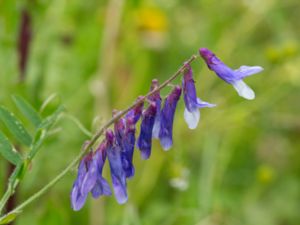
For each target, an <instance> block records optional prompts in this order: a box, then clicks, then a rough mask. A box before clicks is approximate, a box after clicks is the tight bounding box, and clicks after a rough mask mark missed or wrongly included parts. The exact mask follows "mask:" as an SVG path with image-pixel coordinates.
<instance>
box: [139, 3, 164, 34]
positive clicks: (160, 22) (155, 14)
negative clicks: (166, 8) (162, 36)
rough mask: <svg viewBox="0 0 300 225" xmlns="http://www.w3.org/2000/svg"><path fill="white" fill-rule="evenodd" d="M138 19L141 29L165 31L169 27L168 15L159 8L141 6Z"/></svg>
mask: <svg viewBox="0 0 300 225" xmlns="http://www.w3.org/2000/svg"><path fill="white" fill-rule="evenodd" d="M136 19H137V23H138V27H139V29H141V30H147V31H156V32H165V31H167V29H168V23H167V17H166V15H165V13H164V12H163V11H162V10H161V9H159V8H154V7H149V8H141V9H139V10H138V11H137V18H136Z"/></svg>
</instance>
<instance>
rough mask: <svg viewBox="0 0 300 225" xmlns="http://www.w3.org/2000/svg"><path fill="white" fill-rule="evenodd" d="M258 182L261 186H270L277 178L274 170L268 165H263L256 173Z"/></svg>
mask: <svg viewBox="0 0 300 225" xmlns="http://www.w3.org/2000/svg"><path fill="white" fill-rule="evenodd" d="M256 176H257V180H258V182H259V183H261V184H269V183H271V182H272V181H273V180H274V178H275V173H274V169H273V168H272V167H271V166H268V165H261V166H259V167H258V169H257V171H256Z"/></svg>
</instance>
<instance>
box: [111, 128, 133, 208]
mask: <svg viewBox="0 0 300 225" xmlns="http://www.w3.org/2000/svg"><path fill="white" fill-rule="evenodd" d="M106 142H107V150H106V151H107V157H108V160H109V166H110V174H111V178H112V184H113V189H114V193H115V197H116V199H117V202H118V203H119V204H124V203H125V202H126V201H127V199H128V197H127V189H126V186H127V185H126V175H125V172H124V169H123V165H122V160H121V148H120V146H119V145H117V144H116V141H115V136H114V133H113V132H112V131H111V130H107V131H106Z"/></svg>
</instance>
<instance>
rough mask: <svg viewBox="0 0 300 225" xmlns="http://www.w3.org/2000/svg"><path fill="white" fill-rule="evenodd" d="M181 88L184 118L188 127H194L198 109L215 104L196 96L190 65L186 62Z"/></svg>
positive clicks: (198, 117)
mask: <svg viewBox="0 0 300 225" xmlns="http://www.w3.org/2000/svg"><path fill="white" fill-rule="evenodd" d="M182 88H183V96H184V103H185V110H184V119H185V121H186V123H187V125H188V127H189V128H190V129H195V128H196V127H197V125H198V123H199V119H200V111H199V109H200V108H204V107H214V106H216V105H215V104H210V103H208V102H204V101H202V100H201V99H200V98H197V95H196V88H195V81H194V79H193V71H192V67H191V66H190V64H188V63H185V71H184V75H183V80H182Z"/></svg>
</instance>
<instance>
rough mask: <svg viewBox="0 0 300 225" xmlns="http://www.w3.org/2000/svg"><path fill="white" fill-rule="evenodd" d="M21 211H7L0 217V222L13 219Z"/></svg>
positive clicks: (5, 222) (8, 221) (4, 222)
mask: <svg viewBox="0 0 300 225" xmlns="http://www.w3.org/2000/svg"><path fill="white" fill-rule="evenodd" d="M19 213H21V212H20V211H19V212H13V213H8V214H6V215H4V216H3V217H1V218H0V224H8V223H10V222H11V221H13V220H15V219H16V217H17V216H18V214H19Z"/></svg>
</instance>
